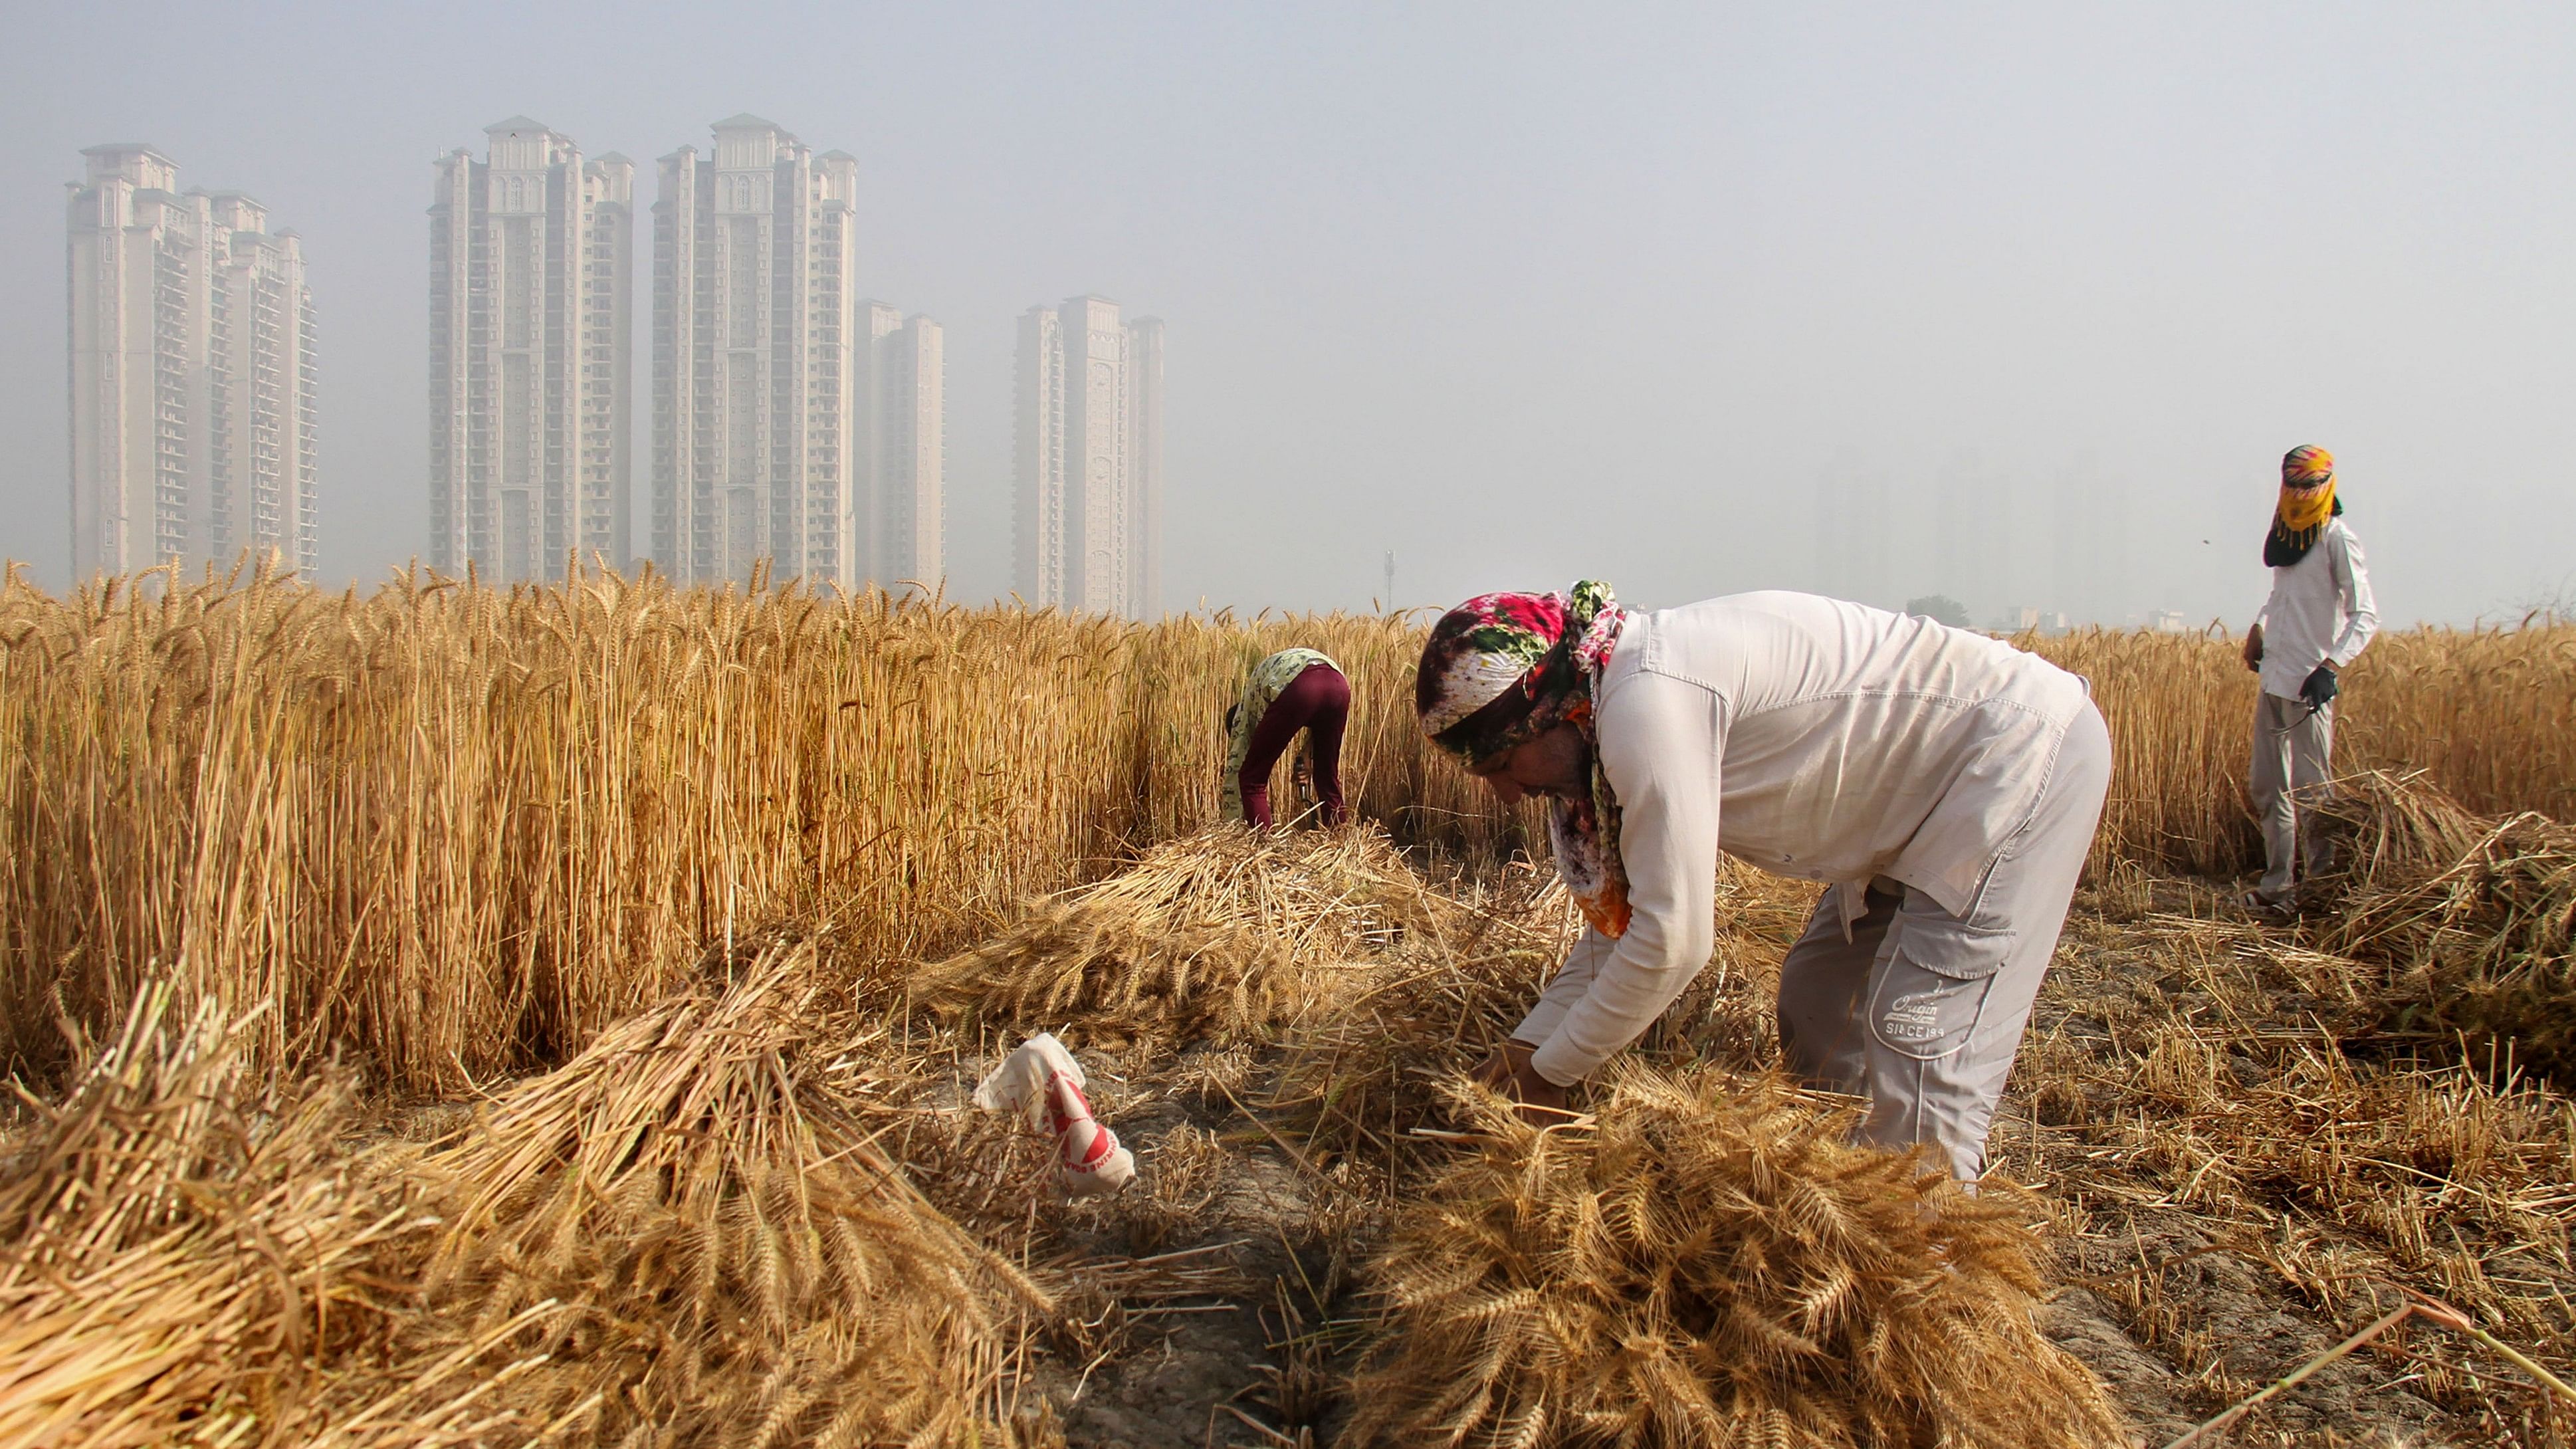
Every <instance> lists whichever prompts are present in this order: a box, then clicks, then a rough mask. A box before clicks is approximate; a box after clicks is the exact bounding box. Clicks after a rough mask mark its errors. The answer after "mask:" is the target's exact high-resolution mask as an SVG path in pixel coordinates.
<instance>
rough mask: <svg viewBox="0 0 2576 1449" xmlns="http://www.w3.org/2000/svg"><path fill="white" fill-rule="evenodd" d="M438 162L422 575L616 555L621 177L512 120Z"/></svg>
mask: <svg viewBox="0 0 2576 1449" xmlns="http://www.w3.org/2000/svg"><path fill="white" fill-rule="evenodd" d="M483 134H484V137H485V139H486V145H487V146H488V148H489V155H488V157H487V159H485V160H482V161H477V160H475V159H474V158H473V156H472V155H471V154H470V153H468V152H466V151H464V150H461V149H460V150H457V151H453V152H451V153H449V154H448V155H446V156H443V157H440V158H439V160H438V161H437V163H436V165H437V193H436V197H435V199H434V200H433V201H432V202H431V204H430V208H429V518H430V548H429V555H430V562H431V564H432V565H433V566H434V567H437V568H439V569H443V570H450V571H461V570H462V569H463V568H464V567H465V566H466V564H467V563H469V562H471V563H472V564H473V565H474V566H475V567H476V569H477V570H478V571H479V572H480V573H481V575H482V576H483V577H485V578H487V579H492V580H495V581H514V580H520V579H555V578H561V577H562V576H563V572H564V565H565V563H566V561H567V560H568V559H571V558H576V557H577V558H578V559H579V560H580V561H581V562H582V563H584V564H588V563H590V562H591V561H592V560H593V559H594V558H596V559H601V560H605V561H606V562H607V563H608V564H609V565H611V566H612V567H617V568H623V567H625V566H626V564H627V561H628V558H629V555H630V551H631V549H632V547H633V545H632V543H631V542H630V541H629V540H630V538H631V529H632V527H633V524H632V514H633V509H634V501H633V500H634V491H635V490H634V459H633V457H632V452H633V449H632V446H631V444H630V443H629V441H628V439H629V435H630V434H631V433H632V431H633V429H632V426H631V422H630V420H631V419H632V417H633V416H634V414H633V407H634V381H633V376H634V363H633V360H632V359H633V330H634V324H633V316H634V304H633V300H632V293H633V278H634V270H635V262H634V251H635V215H634V210H635V167H634V164H633V163H632V162H630V161H628V160H627V159H626V158H625V157H623V156H619V155H616V154H614V153H612V154H610V155H606V156H602V157H600V158H599V159H598V160H596V161H588V162H585V161H584V160H582V156H581V148H580V147H578V146H576V145H575V144H573V141H572V138H571V137H569V136H565V135H562V134H560V133H558V132H555V131H553V130H550V129H548V128H547V127H545V126H543V125H540V124H539V123H537V122H535V121H531V120H529V119H528V118H527V117H525V116H513V117H511V118H510V119H509V120H506V121H501V122H497V123H495V124H493V125H490V126H486V127H484V128H483Z"/></svg>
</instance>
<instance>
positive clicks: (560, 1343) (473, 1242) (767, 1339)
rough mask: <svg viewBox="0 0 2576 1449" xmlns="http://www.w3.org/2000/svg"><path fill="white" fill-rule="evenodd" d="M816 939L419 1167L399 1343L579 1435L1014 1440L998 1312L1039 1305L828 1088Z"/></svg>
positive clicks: (540, 1085) (604, 1045)
mask: <svg viewBox="0 0 2576 1449" xmlns="http://www.w3.org/2000/svg"><path fill="white" fill-rule="evenodd" d="M811 953H812V947H811V946H810V945H802V946H797V947H792V948H788V949H785V950H781V951H778V952H774V953H772V955H771V956H770V957H769V958H768V959H766V960H764V961H762V962H760V963H759V964H758V966H757V967H756V968H755V969H754V970H752V971H751V972H750V973H748V974H747V975H746V976H745V977H744V978H743V979H742V980H741V981H739V982H737V983H736V984H735V985H734V986H732V987H731V988H730V989H728V990H726V991H725V992H724V993H723V994H722V995H721V996H711V995H693V996H688V997H684V998H681V999H678V1000H674V1001H672V1002H669V1003H667V1004H665V1005H663V1006H660V1007H657V1008H655V1009H653V1010H650V1011H646V1012H643V1013H640V1014H638V1015H636V1016H633V1017H630V1018H628V1019H627V1020H625V1021H623V1022H621V1023H619V1024H618V1025H616V1026H614V1027H612V1028H610V1029H609V1030H608V1031H606V1032H605V1033H603V1034H602V1035H601V1036H600V1037H599V1039H598V1040H596V1041H595V1042H593V1043H592V1044H591V1046H590V1047H589V1048H588V1049H586V1050H585V1051H583V1052H582V1054H581V1055H580V1056H579V1057H578V1058H576V1059H575V1060H573V1061H572V1062H570V1063H568V1064H567V1065H565V1066H564V1067H562V1068H561V1069H559V1070H557V1071H554V1072H551V1073H548V1074H546V1075H545V1076H542V1077H537V1078H534V1079H531V1080H530V1081H527V1082H525V1083H522V1084H521V1085H519V1086H517V1087H515V1088H513V1089H512V1090H510V1091H509V1092H507V1093H505V1094H504V1095H503V1096H502V1097H500V1098H499V1099H498V1100H497V1101H496V1102H495V1103H494V1104H493V1105H492V1106H491V1107H490V1108H488V1109H487V1110H486V1112H485V1113H484V1114H482V1120H481V1121H480V1122H479V1123H478V1125H477V1127H476V1128H475V1129H474V1130H473V1131H472V1132H471V1133H470V1134H469V1135H468V1136H467V1138H466V1139H465V1140H464V1141H463V1142H461V1143H460V1144H459V1145H457V1146H455V1147H453V1148H451V1149H448V1150H446V1151H443V1152H440V1153H437V1154H434V1155H433V1156H431V1157H430V1158H428V1159H426V1160H425V1161H424V1162H423V1164H422V1165H421V1169H420V1170H421V1173H422V1175H423V1176H424V1178H425V1179H426V1180H428V1181H430V1182H431V1183H432V1184H433V1187H432V1189H431V1191H432V1193H433V1199H434V1200H435V1201H437V1202H438V1203H439V1204H440V1206H441V1207H442V1209H443V1210H444V1215H445V1218H446V1223H445V1226H444V1228H443V1229H442V1232H441V1235H440V1238H439V1241H438V1243H437V1245H436V1250H435V1252H434V1254H433V1256H432V1258H431V1261H430V1265H429V1268H428V1271H427V1274H426V1285H425V1294H424V1298H425V1308H426V1311H425V1314H424V1316H423V1317H422V1319H421V1320H419V1323H418V1325H417V1331H416V1333H415V1334H414V1336H413V1338H412V1340H411V1342H410V1344H409V1346H410V1347H412V1348H413V1349H415V1350H416V1351H420V1352H439V1351H448V1352H454V1351H459V1350H472V1351H474V1352H475V1353H477V1354H478V1355H480V1356H481V1357H483V1358H484V1359H485V1361H486V1362H487V1363H498V1362H502V1361H506V1360H507V1359H510V1358H513V1357H516V1358H520V1359H521V1360H522V1363H521V1372H519V1373H518V1374H517V1376H516V1377H514V1378H511V1379H509V1381H508V1382H506V1383H502V1384H500V1385H498V1386H497V1387H496V1391H495V1393H494V1395H493V1396H492V1399H491V1406H492V1407H493V1408H494V1409H495V1410H496V1411H497V1412H502V1413H507V1414H509V1415H512V1416H514V1418H515V1421H516V1424H517V1426H518V1427H519V1428H520V1429H521V1430H522V1431H523V1432H524V1431H527V1430H536V1431H540V1432H542V1431H545V1430H547V1429H549V1428H552V1429H555V1430H557V1431H559V1432H568V1433H570V1434H572V1435H574V1436H576V1438H577V1439H578V1440H579V1441H582V1442H591V1443H598V1444H619V1443H629V1442H633V1443H660V1444H699V1443H708V1444H714V1443H723V1444H732V1443H745V1444H762V1445H767V1444H774V1443H807V1442H812V1443H818V1444H859V1443H879V1442H890V1441H902V1442H911V1443H953V1442H965V1441H966V1440H967V1439H968V1438H969V1437H970V1436H980V1438H981V1442H983V1443H986V1444H1005V1443H1010V1442H1014V1434H1013V1431H1012V1429H1011V1427H1010V1426H1009V1425H1008V1424H1007V1423H1005V1422H1003V1421H1004V1420H1005V1419H1007V1417H1008V1416H1007V1415H1006V1414H1005V1413H1004V1411H1003V1407H1002V1405H1001V1403H1000V1401H999V1400H998V1399H997V1397H996V1396H997V1392H998V1391H999V1389H1000V1387H1001V1383H1002V1378H1003V1369H1004V1362H1003V1360H1004V1358H1005V1356H1006V1355H1008V1354H1010V1353H1013V1352H1015V1351H1016V1349H1017V1344H1018V1342H1019V1340H1018V1339H1016V1338H1014V1337H1013V1336H1012V1335H1011V1334H1010V1333H1008V1332H1006V1331H1005V1326H1004V1321H1005V1318H1006V1315H1007V1309H1008V1306H1009V1304H1010V1303H1011V1301H1013V1300H1014V1299H1016V1300H1017V1301H1018V1302H1020V1303H1023V1304H1027V1305H1029V1306H1033V1307H1043V1306H1044V1304H1045V1297H1044V1295H1043V1294H1042V1293H1041V1292H1040V1291H1039V1290H1038V1289H1037V1288H1036V1287H1035V1286H1034V1285H1032V1284H1030V1283H1029V1282H1028V1280H1027V1279H1026V1278H1025V1277H1023V1276H1022V1275H1020V1274H1019V1273H1018V1272H1017V1271H1016V1270H1014V1269H1012V1268H1011V1267H1010V1266H1009V1265H1008V1264H1006V1263H1004V1262H1002V1261H1001V1260H999V1259H998V1258H996V1257H994V1256H993V1255H992V1254H991V1253H989V1252H988V1251H986V1250H985V1249H983V1248H982V1247H981V1246H979V1245H978V1244H976V1243H975V1242H974V1241H973V1240H972V1239H971V1238H970V1237H968V1236H967V1235H966V1234H965V1233H963V1232H962V1231H960V1230H959V1229H958V1228H957V1227H956V1226H955V1225H954V1224H952V1223H951V1222H950V1221H949V1220H948V1219H947V1218H945V1217H944V1216H942V1215H941V1214H940V1213H939V1212H938V1210H937V1209H935V1208H933V1207H932V1206H931V1205H930V1204H929V1203H927V1202H926V1201H924V1200H922V1199H921V1198H920V1196H919V1195H918V1194H916V1193H915V1192H914V1191H913V1189H912V1188H911V1186H910V1185H909V1184H908V1183H907V1182H906V1181H905V1180H904V1178H903V1176H902V1174H901V1172H900V1171H899V1170H898V1169H897V1168H896V1167H895V1166H894V1164H892V1163H891V1162H889V1161H888V1160H887V1159H886V1158H885V1157H884V1156H883V1155H882V1154H881V1153H880V1152H879V1151H878V1149H877V1147H876V1146H875V1145H874V1143H873V1142H872V1141H871V1138H870V1133H869V1132H868V1130H867V1129H866V1127H865V1125H864V1124H863V1122H862V1121H861V1120H860V1118H859V1117H858V1116H857V1115H856V1114H855V1113H854V1112H853V1111H852V1110H851V1109H850V1107H849V1106H848V1105H847V1104H845V1103H844V1102H843V1101H842V1100H841V1099H840V1098H839V1097H838V1096H837V1095H836V1094H835V1093H834V1092H832V1091H831V1090H829V1089H827V1088H826V1087H824V1086H823V1085H822V1084H821V1082H820V1080H819V1079H820V1078H821V1076H822V1071H821V1063H820V1062H817V1061H812V1060H809V1059H807V1058H806V1057H804V1055H803V1048H804V1047H805V1045H806V1041H807V1033H808V1031H809V1030H810V1027H809V1025H808V1022H809V1021H810V1019H811V1013H810V1010H809V1008H810V1004H811V998H812V996H813V994H814V993H815V991H816V990H817V989H818V988H817V987H816V985H815V984H814V983H813V980H812V972H811V970H810V964H811V962H810V957H811ZM549 1300H552V1301H554V1302H556V1303H559V1304H561V1305H562V1307H561V1308H560V1310H559V1311H553V1312H547V1313H543V1314H542V1315H540V1316H537V1317H535V1318H533V1319H531V1320H530V1321H528V1322H527V1323H526V1324H525V1325H524V1326H523V1327H520V1328H518V1329H516V1330H515V1331H511V1332H509V1333H506V1334H504V1335H502V1337H501V1338H500V1339H499V1340H497V1341H496V1342H494V1343H493V1344H492V1345H491V1346H490V1347H488V1348H478V1347H477V1344H478V1343H480V1342H481V1341H482V1340H484V1339H488V1338H490V1337H491V1336H492V1335H493V1334H494V1333H496V1332H498V1331H499V1330H501V1329H502V1328H504V1327H505V1326H507V1325H509V1324H511V1323H512V1322H513V1321H514V1319H515V1318H517V1317H519V1316H522V1315H527V1314H530V1313H532V1312H534V1311H535V1310H537V1309H539V1308H540V1307H541V1306H542V1305H544V1304H546V1303H547V1302H548V1301H549ZM540 1352H542V1353H544V1354H545V1355H547V1358H546V1359H545V1361H544V1362H542V1363H534V1362H528V1361H527V1358H528V1356H532V1355H534V1354H537V1353H540ZM630 1435H641V1436H643V1437H641V1438H633V1439H630V1438H629V1436H630Z"/></svg>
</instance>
